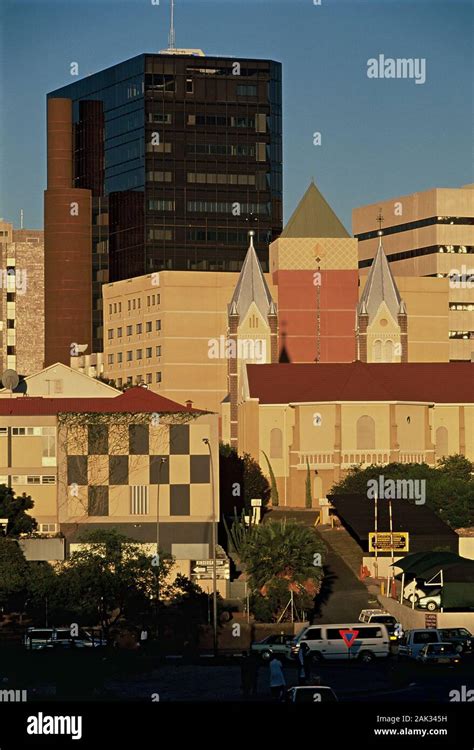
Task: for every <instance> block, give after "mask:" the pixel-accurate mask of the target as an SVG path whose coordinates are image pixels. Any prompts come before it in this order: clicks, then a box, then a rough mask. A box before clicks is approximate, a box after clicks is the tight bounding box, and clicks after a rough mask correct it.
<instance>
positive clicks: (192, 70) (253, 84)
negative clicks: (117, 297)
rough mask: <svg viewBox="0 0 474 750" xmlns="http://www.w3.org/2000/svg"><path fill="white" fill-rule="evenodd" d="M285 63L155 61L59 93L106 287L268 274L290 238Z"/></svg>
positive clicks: (190, 58) (96, 282)
mask: <svg viewBox="0 0 474 750" xmlns="http://www.w3.org/2000/svg"><path fill="white" fill-rule="evenodd" d="M281 90H282V84H281V64H280V63H277V62H273V61H269V60H242V59H237V60H235V59H232V58H222V57H219V58H217V57H201V56H194V55H173V54H166V53H164V54H145V55H139V56H138V57H135V58H132V59H131V60H128V61H126V62H124V63H120V64H118V65H115V66H113V67H112V68H108V69H107V70H104V71H101V72H100V73H96V74H94V75H91V76H88V77H87V78H84V79H82V80H80V81H77V82H75V83H71V84H69V85H68V86H64V87H63V88H60V89H57V90H56V91H53V92H51V93H50V94H48V96H49V97H54V98H68V99H71V100H72V101H73V120H74V187H78V188H88V189H90V190H91V191H92V195H93V258H92V265H93V305H94V311H93V323H94V347H95V351H100V350H101V349H102V346H101V339H102V327H101V325H102V324H101V318H102V314H101V292H100V287H101V284H102V283H104V282H106V281H117V280H120V279H126V278H130V277H133V276H139V275H142V274H145V273H150V272H152V271H159V270H160V269H167V270H201V271H238V270H239V269H240V267H241V265H242V262H243V260H244V257H245V253H246V249H247V245H248V240H247V232H248V231H249V229H253V230H254V231H255V247H256V250H257V253H258V255H259V258H260V260H261V262H262V265H263V268H264V270H268V244H269V242H271V241H272V240H273V239H275V238H276V237H278V236H279V234H280V233H281V230H282V102H281Z"/></svg>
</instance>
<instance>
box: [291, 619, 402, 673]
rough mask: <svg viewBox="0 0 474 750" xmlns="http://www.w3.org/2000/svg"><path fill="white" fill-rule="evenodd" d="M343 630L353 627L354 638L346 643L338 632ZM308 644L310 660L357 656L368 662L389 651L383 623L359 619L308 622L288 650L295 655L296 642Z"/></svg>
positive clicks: (346, 659)
mask: <svg viewBox="0 0 474 750" xmlns="http://www.w3.org/2000/svg"><path fill="white" fill-rule="evenodd" d="M345 630H352V631H357V632H356V635H355V638H354V639H353V640H351V641H350V647H349V646H347V645H346V642H345V641H344V638H343V636H342V634H343V632H344V631H345ZM303 641H304V642H305V643H307V644H308V646H309V649H310V651H311V656H312V657H313V660H314V661H322V660H323V659H339V660H344V661H349V660H350V659H358V660H359V661H361V662H364V663H366V664H368V663H369V662H371V661H374V659H377V658H383V657H387V656H388V655H389V653H390V637H389V634H388V630H387V626H386V625H384V624H383V623H377V624H376V625H372V624H365V623H361V622H350V623H347V622H343V623H340V624H339V623H336V624H332V623H331V624H330V625H309V626H308V627H307V628H304V629H303V630H302V631H301V632H300V633H298V635H297V636H296V638H295V639H294V641H293V646H292V654H293V656H294V657H296V656H297V654H298V651H299V648H300V644H301V643H302V642H303Z"/></svg>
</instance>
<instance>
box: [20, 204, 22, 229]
mask: <svg viewBox="0 0 474 750" xmlns="http://www.w3.org/2000/svg"><path fill="white" fill-rule="evenodd" d="M20 229H23V209H22V208H20Z"/></svg>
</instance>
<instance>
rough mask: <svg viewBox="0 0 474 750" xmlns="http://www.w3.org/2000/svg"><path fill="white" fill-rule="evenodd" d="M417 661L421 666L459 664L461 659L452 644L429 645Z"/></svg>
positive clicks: (423, 649)
mask: <svg viewBox="0 0 474 750" xmlns="http://www.w3.org/2000/svg"><path fill="white" fill-rule="evenodd" d="M416 660H417V661H418V662H420V664H425V665H427V664H459V662H460V661H461V657H460V656H459V654H458V652H457V651H456V649H455V647H454V646H453V644H452V643H443V642H438V643H427V644H426V646H423V648H422V649H421V651H420V652H419V654H418V656H417V657H416Z"/></svg>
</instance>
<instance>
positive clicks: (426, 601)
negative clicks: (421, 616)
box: [416, 589, 441, 612]
mask: <svg viewBox="0 0 474 750" xmlns="http://www.w3.org/2000/svg"><path fill="white" fill-rule="evenodd" d="M416 606H417V607H420V609H427V610H428V612H436V610H438V609H441V589H434V590H433V593H431V594H425V596H421V597H420V598H419V599H418V601H417V603H416Z"/></svg>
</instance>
